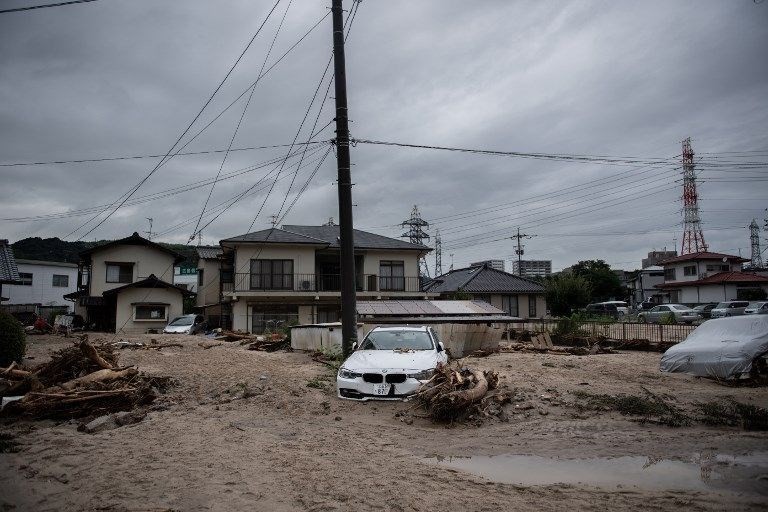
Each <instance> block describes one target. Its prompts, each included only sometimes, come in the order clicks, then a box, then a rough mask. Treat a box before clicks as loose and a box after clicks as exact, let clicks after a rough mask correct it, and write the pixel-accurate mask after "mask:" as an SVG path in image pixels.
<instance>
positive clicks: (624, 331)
mask: <svg viewBox="0 0 768 512" xmlns="http://www.w3.org/2000/svg"><path fill="white" fill-rule="evenodd" d="M621 341H627V323H626V322H622V323H621Z"/></svg>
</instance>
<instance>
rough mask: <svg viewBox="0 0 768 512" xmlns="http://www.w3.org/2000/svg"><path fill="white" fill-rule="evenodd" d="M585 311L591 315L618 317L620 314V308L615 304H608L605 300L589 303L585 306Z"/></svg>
mask: <svg viewBox="0 0 768 512" xmlns="http://www.w3.org/2000/svg"><path fill="white" fill-rule="evenodd" d="M584 312H585V313H586V314H587V315H589V316H609V317H611V318H618V317H619V316H620V314H619V309H618V308H617V307H616V305H615V304H606V303H605V302H597V303H595V304H588V305H587V307H586V308H584Z"/></svg>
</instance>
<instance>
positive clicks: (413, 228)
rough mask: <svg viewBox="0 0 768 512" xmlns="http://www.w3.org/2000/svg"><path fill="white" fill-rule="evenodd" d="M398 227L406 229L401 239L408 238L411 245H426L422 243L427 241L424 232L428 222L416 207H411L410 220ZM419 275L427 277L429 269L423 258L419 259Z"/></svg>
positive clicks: (427, 227) (427, 238)
mask: <svg viewBox="0 0 768 512" xmlns="http://www.w3.org/2000/svg"><path fill="white" fill-rule="evenodd" d="M400 225H401V226H402V227H404V228H407V229H408V231H406V232H405V233H403V234H402V235H400V236H401V237H403V238H408V241H409V242H411V243H412V244H419V245H426V244H425V243H424V242H425V241H427V240H429V235H428V234H427V233H426V232H425V231H424V230H425V229H429V222H427V221H425V220H424V219H422V218H421V214H420V213H419V207H418V206H416V205H413V210H411V218H410V219H408V220H406V221H403V222H402V223H401V224H400ZM419 275H421V276H427V277H429V267H428V266H427V260H426V258H425V257H424V256H422V257H421V258H419Z"/></svg>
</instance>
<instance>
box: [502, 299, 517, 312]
mask: <svg viewBox="0 0 768 512" xmlns="http://www.w3.org/2000/svg"><path fill="white" fill-rule="evenodd" d="M501 309H503V310H504V311H505V312H506V313H507V314H508V315H509V316H519V314H518V308H517V295H502V296H501Z"/></svg>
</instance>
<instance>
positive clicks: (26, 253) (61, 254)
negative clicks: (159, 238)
mask: <svg viewBox="0 0 768 512" xmlns="http://www.w3.org/2000/svg"><path fill="white" fill-rule="evenodd" d="M111 241H112V240H99V241H97V242H67V241H66V240H61V239H60V238H40V237H31V238H24V239H22V240H19V241H17V242H14V243H12V244H11V247H12V248H13V255H14V257H16V258H17V259H22V260H43V261H65V262H68V263H77V262H78V261H79V257H78V254H79V253H80V252H81V251H84V250H86V249H90V248H91V247H96V246H99V245H102V244H105V243H107V242H111ZM158 244H159V245H162V246H163V247H167V248H168V249H171V250H173V251H176V252H178V253H179V254H182V255H183V256H184V257H185V258H186V259H185V260H184V262H183V263H184V264H186V265H193V266H197V251H196V250H195V247H192V246H188V245H184V244H167V243H163V242H158Z"/></svg>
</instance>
